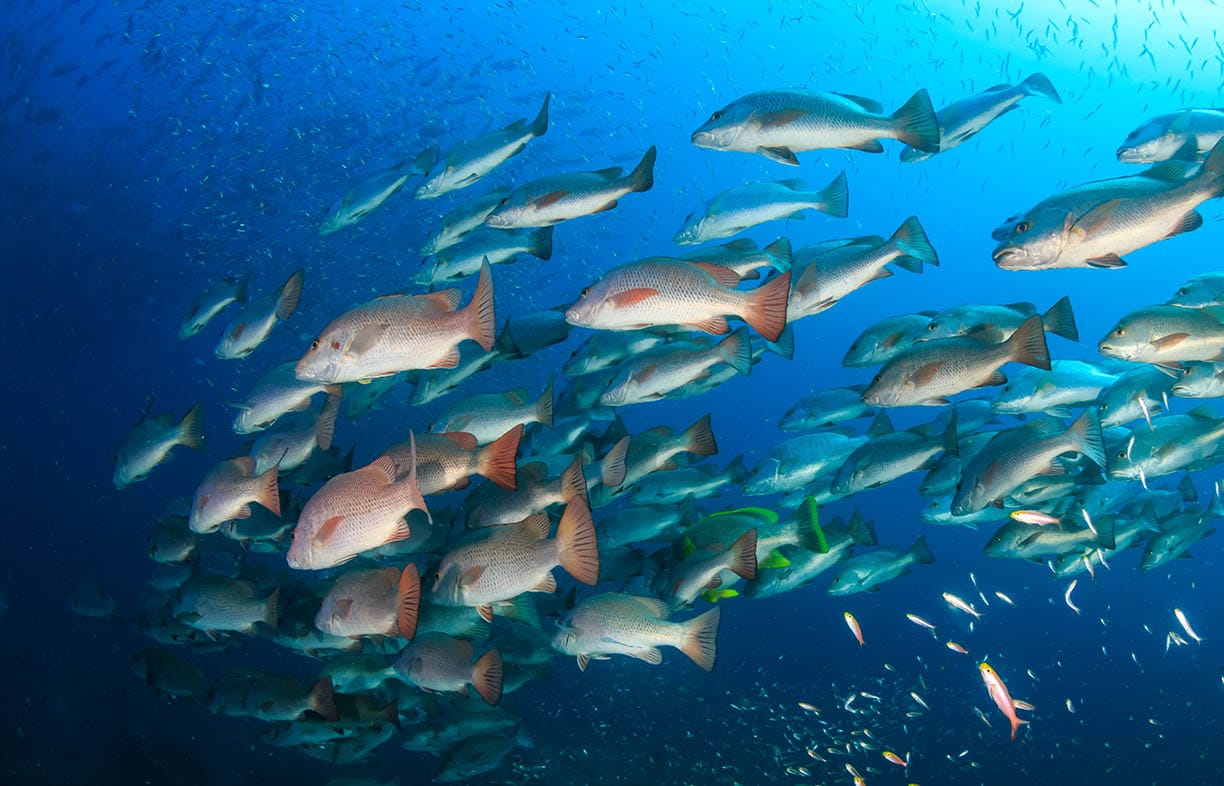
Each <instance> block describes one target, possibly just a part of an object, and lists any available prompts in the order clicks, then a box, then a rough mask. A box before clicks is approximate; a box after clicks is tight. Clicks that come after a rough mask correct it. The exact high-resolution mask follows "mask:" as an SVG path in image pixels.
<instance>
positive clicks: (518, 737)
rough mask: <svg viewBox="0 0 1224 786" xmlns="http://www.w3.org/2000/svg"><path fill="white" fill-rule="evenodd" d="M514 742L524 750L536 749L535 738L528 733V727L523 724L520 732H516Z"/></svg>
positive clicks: (519, 728) (520, 726)
mask: <svg viewBox="0 0 1224 786" xmlns="http://www.w3.org/2000/svg"><path fill="white" fill-rule="evenodd" d="M514 741H515V742H516V743H518V744H519V746H520V747H523V748H534V747H535V746H536V743H535V738H534V737H532V736H531V734H530V733H529V732H528V731H527V727H526V726H524V725H523V724H521V723H520V724H519V727H518V730H517V731H515V732H514Z"/></svg>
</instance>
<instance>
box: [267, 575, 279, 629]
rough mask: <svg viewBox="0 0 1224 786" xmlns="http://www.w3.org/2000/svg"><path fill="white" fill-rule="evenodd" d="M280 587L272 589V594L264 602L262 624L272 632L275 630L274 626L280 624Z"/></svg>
mask: <svg viewBox="0 0 1224 786" xmlns="http://www.w3.org/2000/svg"><path fill="white" fill-rule="evenodd" d="M279 606H280V585H279V584H278V585H277V586H275V587H273V588H272V592H271V593H270V594H269V595H268V597H267V598H266V599H265V600H264V617H263V622H264V624H265V625H267V626H268V627H269V628H271V629H272V630H276V625H277V623H278V622H280V608H279Z"/></svg>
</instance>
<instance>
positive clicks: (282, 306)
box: [276, 268, 306, 322]
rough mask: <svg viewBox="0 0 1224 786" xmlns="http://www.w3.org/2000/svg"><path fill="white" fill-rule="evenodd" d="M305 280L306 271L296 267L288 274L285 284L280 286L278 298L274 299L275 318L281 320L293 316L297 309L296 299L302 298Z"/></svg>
mask: <svg viewBox="0 0 1224 786" xmlns="http://www.w3.org/2000/svg"><path fill="white" fill-rule="evenodd" d="M305 281H306V271H305V269H303V268H298V269H297V270H295V271H293V273H292V274H290V276H289V279H288V280H287V281H286V282H285V285H284V286H282V287H281V291H280V298H279V299H277V301H276V318H277V319H279V320H281V321H282V322H283V321H284V320H286V319H288V318H289V317H291V316H293V312H294V311H297V307H298V301H300V300H301V299H302V284H303V283H304V282H305Z"/></svg>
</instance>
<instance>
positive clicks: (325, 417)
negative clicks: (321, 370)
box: [315, 394, 340, 451]
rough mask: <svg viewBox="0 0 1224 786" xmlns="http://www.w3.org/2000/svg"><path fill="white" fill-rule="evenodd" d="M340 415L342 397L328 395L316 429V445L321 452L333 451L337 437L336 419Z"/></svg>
mask: <svg viewBox="0 0 1224 786" xmlns="http://www.w3.org/2000/svg"><path fill="white" fill-rule="evenodd" d="M339 414H340V396H334V395H330V394H329V395H328V396H327V399H326V400H325V401H324V402H323V411H322V412H320V413H319V424H318V425H317V426H316V427H315V444H316V445H318V446H319V450H323V451H327V450H331V446H332V440H333V439H335V437H336V417H337V416H338V415H339Z"/></svg>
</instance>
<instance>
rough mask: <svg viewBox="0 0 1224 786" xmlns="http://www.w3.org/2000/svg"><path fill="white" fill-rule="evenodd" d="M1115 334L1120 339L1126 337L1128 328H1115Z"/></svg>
mask: <svg viewBox="0 0 1224 786" xmlns="http://www.w3.org/2000/svg"><path fill="white" fill-rule="evenodd" d="M1113 334H1114V335H1115V336H1118V337H1122V336H1125V335H1126V328H1124V327H1116V328H1114V332H1113Z"/></svg>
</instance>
